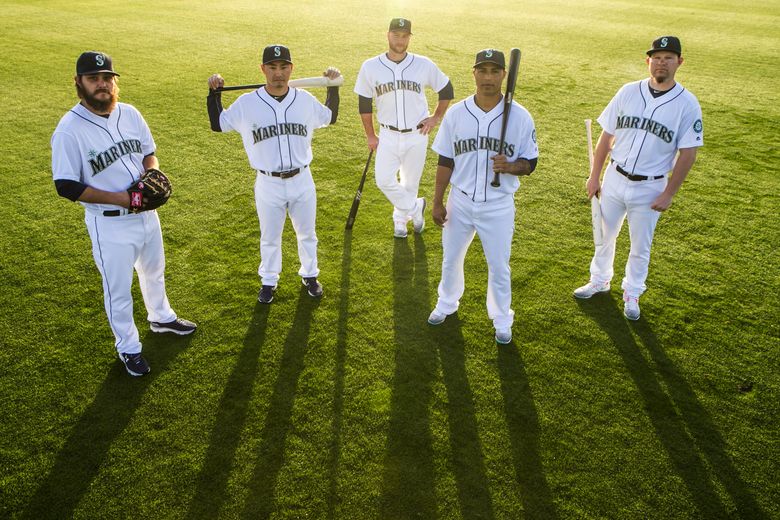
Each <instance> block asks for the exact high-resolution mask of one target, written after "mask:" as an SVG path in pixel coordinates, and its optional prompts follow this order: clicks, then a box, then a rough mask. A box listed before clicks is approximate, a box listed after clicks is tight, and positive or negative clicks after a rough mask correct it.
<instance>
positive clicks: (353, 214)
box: [346, 150, 374, 229]
mask: <svg viewBox="0 0 780 520" xmlns="http://www.w3.org/2000/svg"><path fill="white" fill-rule="evenodd" d="M373 155H374V150H371V151H369V152H368V160H367V161H366V167H365V168H363V176H362V177H361V178H360V186H358V189H357V193H355V198H354V199H353V200H352V207H351V208H350V210H349V216H348V217H347V226H346V229H352V226H353V225H354V224H355V218H356V217H357V212H358V208H359V207H360V197H361V196H362V195H363V184H365V182H366V173H368V165H369V164H371V157H372V156H373Z"/></svg>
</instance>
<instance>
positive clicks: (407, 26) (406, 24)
mask: <svg viewBox="0 0 780 520" xmlns="http://www.w3.org/2000/svg"><path fill="white" fill-rule="evenodd" d="M388 31H398V32H408V33H409V34H412V22H411V21H410V20H407V19H406V18H393V19H392V20H390V28H389V29H388Z"/></svg>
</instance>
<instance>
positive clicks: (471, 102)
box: [466, 94, 511, 117]
mask: <svg viewBox="0 0 780 520" xmlns="http://www.w3.org/2000/svg"><path fill="white" fill-rule="evenodd" d="M476 98H477V95H476V94H472V95H471V96H469V97H467V98H466V105H467V106H468V107H469V110H471V111H472V112H473V113H474V114H476V115H477V116H479V117H496V116H497V115H500V114H501V113H502V112H503V111H504V97H503V96H502V97H501V101H499V102H498V104H497V105H496V106H494V107H493V108H492V109H491V110H490V112H485V111H484V110H482V109H481V108H479V105H477V99H476ZM510 114H511V112H510Z"/></svg>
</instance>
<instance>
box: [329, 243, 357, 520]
mask: <svg viewBox="0 0 780 520" xmlns="http://www.w3.org/2000/svg"><path fill="white" fill-rule="evenodd" d="M351 266H352V233H351V232H350V231H346V232H345V233H344V247H343V249H342V252H341V288H340V290H339V296H338V298H339V317H338V325H337V328H336V352H335V368H334V374H333V378H334V381H333V411H332V415H333V423H332V426H331V439H330V450H329V454H328V518H336V508H337V506H338V504H339V496H338V484H339V459H340V456H341V451H340V450H341V427H342V420H343V419H342V417H343V413H344V362H345V359H346V356H347V320H348V318H349V315H348V313H349V271H350V268H351Z"/></svg>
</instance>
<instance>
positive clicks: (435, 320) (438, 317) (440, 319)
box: [428, 309, 447, 325]
mask: <svg viewBox="0 0 780 520" xmlns="http://www.w3.org/2000/svg"><path fill="white" fill-rule="evenodd" d="M446 319H447V315H446V314H444V313H443V312H439V311H437V310H436V309H433V312H431V315H430V316H428V323H430V324H431V325H441V324H442V323H444V320H446Z"/></svg>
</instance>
